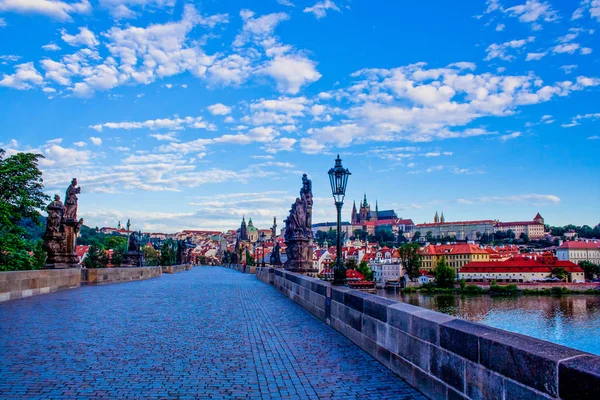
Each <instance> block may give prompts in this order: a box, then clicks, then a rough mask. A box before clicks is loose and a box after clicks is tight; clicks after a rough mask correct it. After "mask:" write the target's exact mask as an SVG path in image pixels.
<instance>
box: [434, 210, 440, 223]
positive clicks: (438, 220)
mask: <svg viewBox="0 0 600 400" xmlns="http://www.w3.org/2000/svg"><path fill="white" fill-rule="evenodd" d="M439 222H440V216H439V215H438V212H437V210H436V211H435V216H434V217H433V223H434V224H437V223H439Z"/></svg>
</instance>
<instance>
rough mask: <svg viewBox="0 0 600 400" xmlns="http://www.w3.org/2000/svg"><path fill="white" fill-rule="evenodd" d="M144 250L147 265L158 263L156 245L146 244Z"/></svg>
mask: <svg viewBox="0 0 600 400" xmlns="http://www.w3.org/2000/svg"><path fill="white" fill-rule="evenodd" d="M142 252H143V253H144V262H145V263H146V265H150V266H154V265H158V251H156V250H154V247H152V246H144V247H143V248H142Z"/></svg>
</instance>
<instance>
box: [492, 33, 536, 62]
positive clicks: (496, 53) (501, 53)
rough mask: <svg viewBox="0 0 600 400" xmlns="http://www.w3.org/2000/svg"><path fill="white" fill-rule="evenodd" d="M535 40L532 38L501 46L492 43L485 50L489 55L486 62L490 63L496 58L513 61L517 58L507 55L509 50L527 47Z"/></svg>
mask: <svg viewBox="0 0 600 400" xmlns="http://www.w3.org/2000/svg"><path fill="white" fill-rule="evenodd" d="M534 40H535V37H533V36H530V37H528V38H527V39H520V40H511V41H509V42H504V43H501V44H497V43H492V44H491V45H489V46H488V48H487V49H486V50H485V52H486V53H487V56H486V57H485V60H486V61H489V60H492V59H494V58H499V59H501V60H505V61H511V60H513V59H514V58H515V57H514V56H513V55H509V54H507V51H508V50H509V49H519V48H521V47H523V46H525V45H526V44H527V43H530V42H533V41H534Z"/></svg>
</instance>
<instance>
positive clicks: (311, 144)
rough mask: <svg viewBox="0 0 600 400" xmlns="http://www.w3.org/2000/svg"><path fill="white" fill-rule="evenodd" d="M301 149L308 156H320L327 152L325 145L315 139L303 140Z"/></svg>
mask: <svg viewBox="0 0 600 400" xmlns="http://www.w3.org/2000/svg"><path fill="white" fill-rule="evenodd" d="M300 148H301V149H302V152H303V153H306V154H319V153H321V152H323V151H324V150H325V145H324V144H323V143H319V142H318V141H316V140H315V139H309V138H302V139H301V140H300Z"/></svg>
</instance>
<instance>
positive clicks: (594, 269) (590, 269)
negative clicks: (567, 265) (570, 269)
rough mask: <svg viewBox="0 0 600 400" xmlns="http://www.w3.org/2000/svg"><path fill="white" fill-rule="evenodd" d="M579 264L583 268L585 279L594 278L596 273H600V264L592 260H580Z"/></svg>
mask: <svg viewBox="0 0 600 400" xmlns="http://www.w3.org/2000/svg"><path fill="white" fill-rule="evenodd" d="M579 266H580V267H581V269H583V273H584V274H585V279H594V275H600V265H597V264H594V263H593V262H590V261H579Z"/></svg>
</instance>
